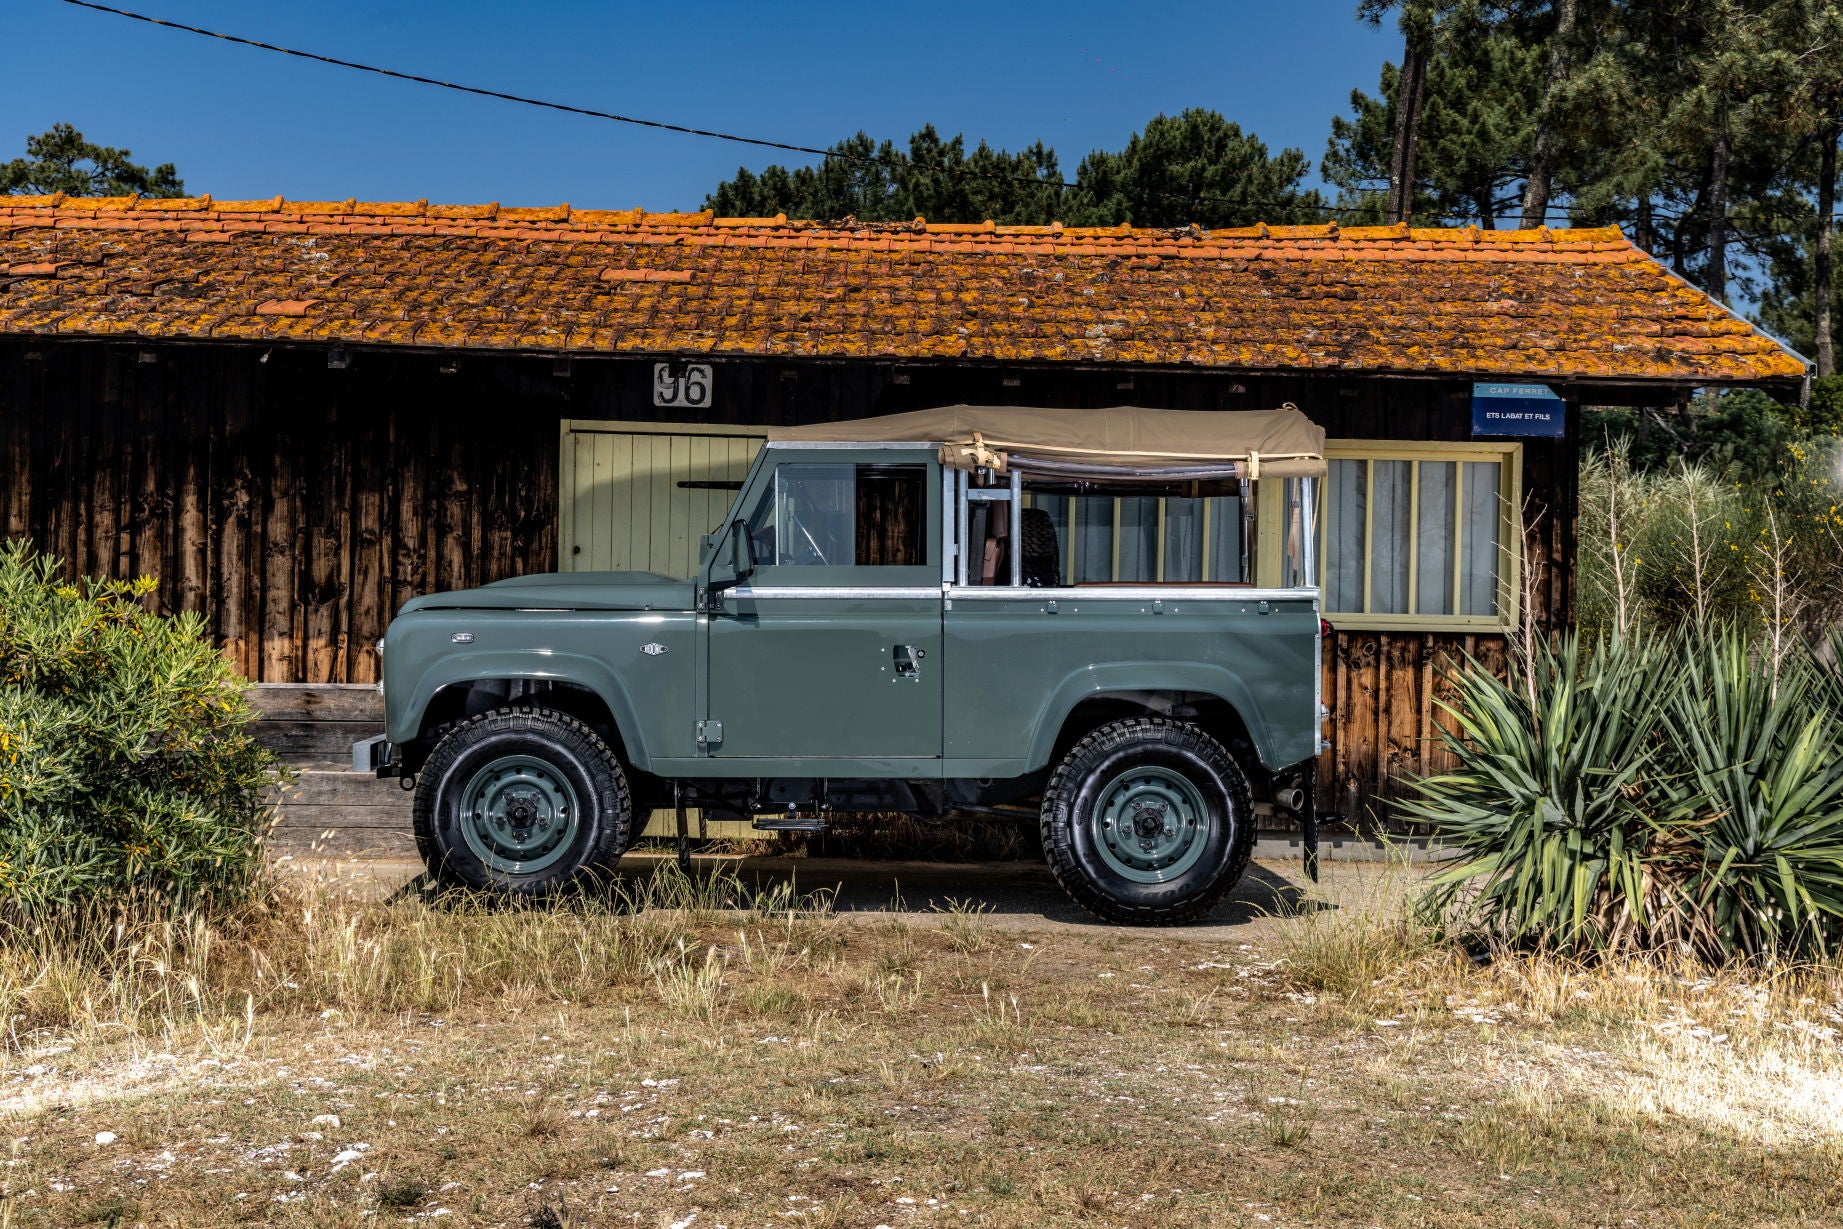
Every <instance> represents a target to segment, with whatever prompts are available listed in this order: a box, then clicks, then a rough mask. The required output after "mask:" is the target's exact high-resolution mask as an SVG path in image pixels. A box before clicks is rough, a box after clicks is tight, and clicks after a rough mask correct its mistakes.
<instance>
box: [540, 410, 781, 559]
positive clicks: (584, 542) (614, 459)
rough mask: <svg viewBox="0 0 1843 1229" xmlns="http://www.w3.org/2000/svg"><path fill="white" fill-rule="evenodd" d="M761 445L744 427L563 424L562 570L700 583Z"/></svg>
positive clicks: (559, 544) (559, 545)
mask: <svg viewBox="0 0 1843 1229" xmlns="http://www.w3.org/2000/svg"><path fill="white" fill-rule="evenodd" d="M761 444H762V437H761V436H760V435H759V434H754V435H752V434H749V432H748V429H747V428H741V427H711V426H705V425H701V424H693V423H619V422H566V423H564V424H563V457H562V464H561V466H560V467H559V477H560V481H561V485H562V491H561V499H560V500H559V502H558V507H559V509H561V513H560V522H559V525H558V539H557V560H558V568H559V570H561V571H565V572H628V571H632V572H659V573H661V574H663V575H666V576H672V577H688V576H692V575H695V574H696V572H697V568H698V543H699V541H700V540H701V538H702V537H703V535H704V534H706V533H709V532H710V531H711V530H712V529H713V528H715V527H716V525H717V523H718V522H719V521H721V520H722V519H723V515H724V513H726V512H728V511H729V508H730V504H731V503H733V502H734V501H735V498H736V488H737V486H739V485H740V484H741V481H742V479H743V477H744V475H746V474H747V473H748V471H749V463H750V462H751V461H753V460H754V459H755V453H756V450H757V449H759V448H760V447H761Z"/></svg>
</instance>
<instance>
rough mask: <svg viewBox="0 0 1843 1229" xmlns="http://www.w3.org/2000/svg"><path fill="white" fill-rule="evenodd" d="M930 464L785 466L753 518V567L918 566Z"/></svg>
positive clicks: (923, 551) (779, 468) (922, 552)
mask: <svg viewBox="0 0 1843 1229" xmlns="http://www.w3.org/2000/svg"><path fill="white" fill-rule="evenodd" d="M927 476H928V469H927V466H925V465H875V464H850V463H845V462H815V463H803V462H787V463H783V464H781V465H778V466H776V467H775V470H774V485H773V488H772V489H771V490H770V492H769V494H768V497H767V498H766V499H764V500H762V502H761V504H760V505H759V506H758V507H757V508H756V509H755V512H754V515H753V516H751V517H750V518H749V538H750V541H751V543H752V544H753V548H754V551H755V562H756V563H757V564H761V565H767V566H774V567H921V566H923V565H925V564H926V562H927V547H926V536H925V512H926V507H927V501H926V482H927Z"/></svg>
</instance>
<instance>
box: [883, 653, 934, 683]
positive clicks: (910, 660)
mask: <svg viewBox="0 0 1843 1229" xmlns="http://www.w3.org/2000/svg"><path fill="white" fill-rule="evenodd" d="M926 656H928V651H927V650H926V649H918V648H916V647H915V646H914V645H912V644H898V645H892V646H891V648H890V657H891V658H892V659H893V660H894V661H895V663H896V678H895V679H891V680H890V681H891V682H892V683H893V682H895V681H896V679H908V680H909V681H910V682H911V683H919V682H921V671H920V670H919V669H918V668H917V666H916V663H917V662H919V661H920V660H921V659H922V658H924V657H926Z"/></svg>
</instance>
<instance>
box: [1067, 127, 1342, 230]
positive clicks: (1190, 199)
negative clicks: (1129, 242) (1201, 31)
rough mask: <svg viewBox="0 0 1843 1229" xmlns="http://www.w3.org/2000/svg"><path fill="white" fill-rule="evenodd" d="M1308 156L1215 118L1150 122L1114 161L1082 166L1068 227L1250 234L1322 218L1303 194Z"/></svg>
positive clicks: (1319, 205) (1316, 200) (1316, 199)
mask: <svg viewBox="0 0 1843 1229" xmlns="http://www.w3.org/2000/svg"><path fill="white" fill-rule="evenodd" d="M1310 169H1311V163H1310V161H1308V160H1307V158H1306V156H1305V154H1304V153H1303V152H1301V151H1300V150H1297V149H1282V150H1281V151H1280V152H1279V153H1278V154H1274V155H1269V154H1268V152H1267V146H1266V144H1265V143H1264V142H1262V140H1261V139H1260V138H1259V137H1257V136H1255V135H1254V134H1253V133H1251V132H1243V131H1242V130H1241V125H1239V124H1236V123H1232V122H1231V121H1229V120H1226V119H1224V118H1223V117H1222V116H1221V115H1219V114H1217V113H1216V112H1214V111H1208V110H1204V109H1202V108H1191V109H1190V110H1187V111H1184V112H1182V113H1181V114H1178V115H1158V116H1154V117H1153V118H1152V120H1151V122H1150V123H1148V124H1146V126H1145V131H1143V132H1141V133H1137V134H1135V135H1134V136H1133V137H1132V138H1131V139H1130V140H1128V141H1127V143H1126V148H1125V149H1123V150H1121V151H1120V152H1119V153H1117V154H1115V153H1107V152H1104V151H1096V152H1095V153H1092V154H1089V155H1088V156H1087V157H1086V158H1083V159H1082V161H1081V166H1080V167H1079V168H1078V169H1077V171H1076V190H1075V191H1074V193H1072V194H1071V195H1072V196H1073V199H1072V200H1071V201H1070V202H1069V210H1068V212H1069V216H1068V218H1067V219H1066V220H1067V221H1069V222H1072V223H1075V224H1077V225H1083V226H1110V225H1114V224H1117V223H1121V222H1130V223H1131V224H1133V225H1134V226H1188V225H1191V224H1193V223H1194V224H1196V225H1198V226H1205V227H1222V226H1248V225H1251V224H1253V223H1255V222H1275V223H1306V222H1317V221H1321V220H1322V218H1323V213H1324V211H1323V205H1324V201H1323V199H1322V198H1321V197H1320V196H1319V194H1318V193H1317V192H1312V191H1304V190H1301V188H1300V186H1299V181H1300V180H1302V179H1303V178H1305V174H1306V172H1307V171H1308V170H1310Z"/></svg>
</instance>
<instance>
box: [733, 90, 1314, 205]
mask: <svg viewBox="0 0 1843 1229" xmlns="http://www.w3.org/2000/svg"><path fill="white" fill-rule="evenodd" d="M1309 169H1310V164H1309V163H1308V161H1307V160H1306V157H1305V155H1304V154H1303V153H1301V152H1300V151H1299V150H1296V149H1283V150H1281V151H1280V152H1279V153H1278V154H1271V155H1270V154H1269V152H1268V149H1267V146H1266V145H1265V144H1264V143H1263V142H1262V141H1261V140H1260V138H1259V137H1257V136H1255V135H1254V134H1253V133H1247V132H1243V131H1242V130H1241V127H1240V126H1239V125H1237V124H1234V123H1231V122H1229V121H1228V120H1225V119H1224V118H1223V117H1222V116H1221V115H1218V114H1217V113H1216V112H1214V111H1208V110H1202V109H1193V110H1189V111H1185V112H1183V113H1182V114H1180V115H1175V116H1165V115H1159V116H1155V117H1154V118H1153V119H1152V121H1151V122H1150V123H1148V124H1147V125H1146V126H1145V130H1144V131H1143V132H1140V133H1136V134H1135V135H1134V136H1133V137H1132V138H1131V139H1130V140H1128V141H1127V143H1126V147H1125V148H1124V149H1122V150H1120V151H1118V152H1110V151H1106V150H1097V151H1095V152H1094V153H1091V154H1089V155H1088V156H1087V157H1086V158H1084V159H1082V162H1081V166H1080V168H1079V169H1078V171H1077V174H1076V182H1075V185H1074V186H1073V188H1068V187H1064V186H1063V181H1062V172H1061V169H1060V166H1059V164H1058V162H1057V159H1056V151H1055V150H1053V149H1051V148H1049V147H1048V146H1046V145H1044V144H1043V143H1042V142H1037V143H1036V144H1033V145H1030V146H1028V147H1026V148H1024V149H1022V150H1018V151H1015V152H1013V151H1008V150H1002V149H994V148H992V147H991V146H990V145H987V144H986V143H984V142H981V143H980V144H979V145H978V146H977V147H975V148H974V149H973V151H972V152H971V153H968V152H967V151H966V143H965V139H964V138H963V137H961V136H955V137H953V138H951V139H944V138H942V137H941V135H940V134H939V133H938V132H937V131H936V130H935V128H934V127H933V125H929V126H927V127H924V128H922V129H921V130H920V131H919V132H916V133H915V134H914V135H912V136H911V137H910V138H909V142H908V149H907V151H906V152H898V151H897V149H896V148H895V146H894V145H893V144H892V143H891V142H889V141H884V142H882V143H881V144H879V143H877V142H875V141H873V140H872V139H871V138H870V137H869V136H868V135H867V134H865V133H862V132H860V133H858V134H857V135H856V136H854V137H852V138H850V139H849V140H846V141H841V142H839V143H838V144H836V145H833V146H832V147H831V148H830V152H829V153H828V154H827V155H826V156H825V157H824V158H823V159H821V160H820V162H819V164H818V165H817V166H811V167H795V168H792V169H789V168H787V167H784V166H778V165H777V166H769V167H766V168H764V169H763V170H761V171H759V172H754V171H750V170H748V169H747V168H743V169H741V170H739V171H737V173H736V175H735V176H734V177H733V178H731V179H728V180H725V181H724V182H723V183H721V184H719V185H718V186H717V190H716V191H715V192H713V193H711V195H710V196H709V197H708V198H706V200H705V207H706V208H709V209H713V210H715V211H716V212H718V213H720V214H724V215H728V216H734V217H771V216H773V215H775V214H781V213H784V214H786V215H787V216H788V217H793V218H817V219H822V220H828V221H835V220H839V219H843V218H846V217H850V218H855V219H857V220H858V221H859V222H903V221H908V220H910V219H913V218H916V217H923V218H927V219H928V220H929V221H932V222H984V221H988V220H990V221H994V222H999V223H1004V224H1011V225H1039V226H1041V225H1047V224H1048V223H1050V222H1057V221H1061V222H1067V223H1069V224H1070V225H1077V226H1111V225H1117V224H1119V223H1121V222H1130V223H1132V224H1133V225H1135V226H1188V225H1190V224H1192V223H1196V224H1197V225H1201V226H1241V225H1246V224H1249V223H1252V222H1259V221H1266V222H1316V221H1319V220H1320V219H1321V218H1322V215H1323V208H1322V206H1323V200H1322V198H1321V197H1320V196H1319V195H1318V193H1316V192H1309V191H1304V190H1302V189H1301V188H1300V186H1299V185H1300V180H1302V179H1303V178H1304V177H1305V173H1306V171H1307V170H1309Z"/></svg>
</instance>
